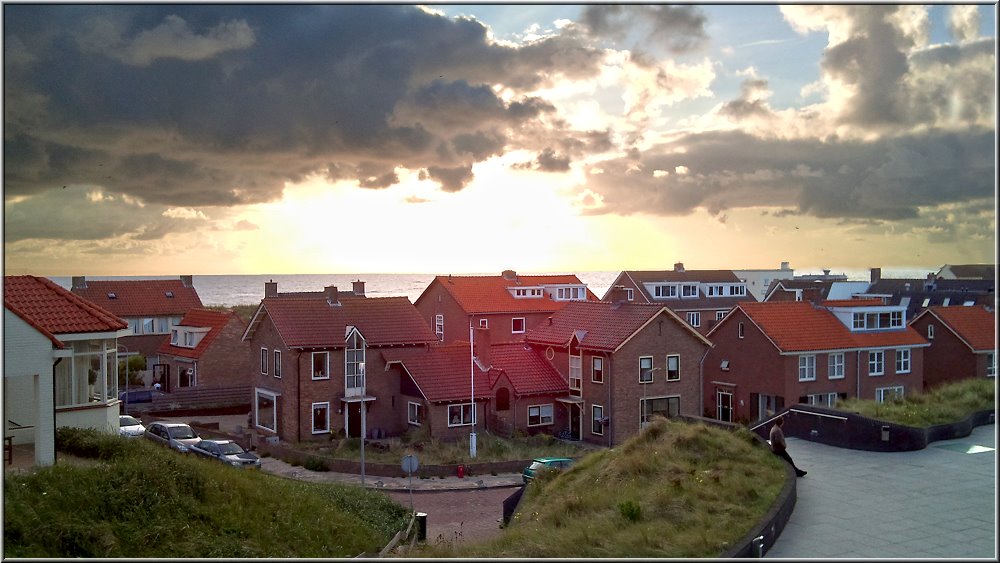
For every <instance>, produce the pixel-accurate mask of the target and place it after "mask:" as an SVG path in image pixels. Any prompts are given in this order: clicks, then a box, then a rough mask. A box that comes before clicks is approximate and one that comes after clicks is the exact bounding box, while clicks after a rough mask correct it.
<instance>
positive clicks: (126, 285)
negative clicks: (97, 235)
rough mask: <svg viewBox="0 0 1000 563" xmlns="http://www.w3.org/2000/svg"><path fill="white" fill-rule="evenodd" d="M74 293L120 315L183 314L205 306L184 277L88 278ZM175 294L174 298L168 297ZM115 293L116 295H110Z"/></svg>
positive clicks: (74, 289)
mask: <svg viewBox="0 0 1000 563" xmlns="http://www.w3.org/2000/svg"><path fill="white" fill-rule="evenodd" d="M86 283H87V286H86V287H74V288H73V290H72V291H73V293H75V294H77V295H79V296H80V297H83V298H84V299H87V300H88V301H90V302H92V303H95V304H97V305H99V306H101V307H104V308H105V309H107V310H108V311H111V312H112V313H114V314H116V315H118V316H120V317H143V316H162V315H183V314H185V313H187V312H188V310H189V309H193V308H195V307H202V304H201V298H200V297H198V292H197V291H195V289H194V287H185V286H184V284H183V282H181V280H179V279H177V280H87V282H86ZM168 293H172V294H173V297H168V296H167V295H168ZM109 294H114V296H115V297H114V298H111V297H109Z"/></svg>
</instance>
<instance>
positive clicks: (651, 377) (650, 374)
mask: <svg viewBox="0 0 1000 563" xmlns="http://www.w3.org/2000/svg"><path fill="white" fill-rule="evenodd" d="M643 360H649V367H647V368H644V367H642V362H643ZM644 370H645V371H648V372H649V379H648V380H644V378H643V375H642V372H643V371H644ZM652 382H653V356H639V383H640V384H642V385H646V384H647V383H652Z"/></svg>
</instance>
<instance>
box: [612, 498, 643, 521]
mask: <svg viewBox="0 0 1000 563" xmlns="http://www.w3.org/2000/svg"><path fill="white" fill-rule="evenodd" d="M618 512H619V513H620V514H621V515H622V518H624V519H625V520H627V521H629V522H638V521H640V520H642V507H641V506H639V505H638V504H637V503H635V502H633V501H631V500H624V501H622V502H619V503H618Z"/></svg>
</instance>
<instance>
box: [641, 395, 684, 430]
mask: <svg viewBox="0 0 1000 563" xmlns="http://www.w3.org/2000/svg"><path fill="white" fill-rule="evenodd" d="M639 412H640V417H639V422H640V424H641V425H642V426H645V425H646V423H647V422H649V420H650V418H651V417H652V416H653V415H660V416H664V417H666V418H672V417H675V416H677V415H679V414H680V412H681V398H680V397H676V396H675V397H651V398H648V399H640V400H639Z"/></svg>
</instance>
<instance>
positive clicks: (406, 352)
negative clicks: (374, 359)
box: [382, 342, 490, 402]
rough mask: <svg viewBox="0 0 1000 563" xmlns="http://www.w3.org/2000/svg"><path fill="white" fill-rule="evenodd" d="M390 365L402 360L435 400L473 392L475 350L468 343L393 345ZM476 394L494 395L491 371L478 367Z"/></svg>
mask: <svg viewBox="0 0 1000 563" xmlns="http://www.w3.org/2000/svg"><path fill="white" fill-rule="evenodd" d="M382 357H383V358H384V359H385V361H386V363H387V364H391V363H395V362H398V363H400V364H402V365H403V366H404V367H405V369H406V372H407V373H409V374H410V377H411V378H413V382H414V383H416V384H417V387H419V388H420V391H421V392H422V393H423V394H424V398H426V399H427V400H428V401H431V402H445V401H460V400H463V399H466V400H468V399H469V395H470V393H471V392H472V383H473V382H472V377H473V376H472V374H473V372H472V351H471V350H470V348H469V343H468V342H454V343H451V344H434V345H432V346H429V347H426V348H423V347H422V348H389V349H386V350H383V351H382ZM475 397H476V398H477V399H486V398H489V397H490V382H489V377H488V374H487V372H485V371H483V370H481V369H479V367H478V366H477V367H476V368H475Z"/></svg>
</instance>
